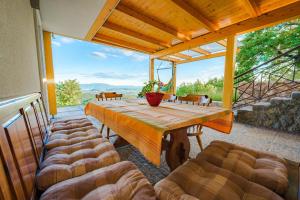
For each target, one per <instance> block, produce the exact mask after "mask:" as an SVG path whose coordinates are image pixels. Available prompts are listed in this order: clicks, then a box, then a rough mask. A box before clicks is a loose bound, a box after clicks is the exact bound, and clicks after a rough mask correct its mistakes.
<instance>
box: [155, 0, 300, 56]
mask: <svg viewBox="0 0 300 200" xmlns="http://www.w3.org/2000/svg"><path fill="white" fill-rule="evenodd" d="M299 16H300V1H297V2H295V3H291V4H289V5H287V6H284V7H281V8H278V9H276V10H273V11H271V12H268V13H265V14H263V15H260V16H258V17H255V18H250V19H247V20H244V21H242V22H239V23H236V24H233V25H230V26H227V27H224V28H222V29H219V30H218V31H215V32H212V33H207V34H205V35H202V36H199V37H197V38H195V39H192V40H190V41H186V42H183V43H180V44H177V45H175V46H173V47H170V48H168V49H165V50H161V51H158V52H156V53H154V54H152V55H151V56H152V57H153V58H159V57H163V56H166V55H170V54H173V53H177V52H181V51H184V50H187V49H192V48H194V47H197V46H201V45H204V44H209V43H212V42H217V41H219V40H222V39H224V38H226V37H228V36H230V35H234V34H242V33H245V32H249V31H253V30H258V29H261V28H264V27H267V26H271V25H274V24H278V23H281V22H283V21H287V20H290V19H293V18H296V17H299Z"/></svg>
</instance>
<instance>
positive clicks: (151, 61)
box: [149, 57, 154, 92]
mask: <svg viewBox="0 0 300 200" xmlns="http://www.w3.org/2000/svg"><path fill="white" fill-rule="evenodd" d="M149 81H154V59H153V58H151V57H150V58H149ZM153 91H154V88H152V92H153Z"/></svg>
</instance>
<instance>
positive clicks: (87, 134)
mask: <svg viewBox="0 0 300 200" xmlns="http://www.w3.org/2000/svg"><path fill="white" fill-rule="evenodd" d="M0 13H4V14H3V15H4V16H3V18H2V21H3V24H4V28H3V29H2V28H1V30H0V36H1V39H2V40H1V44H2V43H3V45H1V47H0V49H1V52H0V61H1V63H0V65H1V69H2V68H3V70H2V71H3V72H4V73H1V79H0V83H1V84H0V85H1V92H0V94H1V96H0V99H1V102H0V122H1V129H0V182H1V186H0V199H43V200H45V199H59V200H60V199H116V200H117V199H124V200H129V199H149V200H150V199H161V200H170V199H175V200H176V199H178V200H180V199H188V200H195V199H207V200H212V199H224V200H232V199H233V200H239V199H243V200H255V199H262V200H283V199H286V200H300V193H299V191H300V185H299V182H300V176H299V175H300V168H299V162H300V157H299V155H300V149H299V143H300V139H299V133H297V132H296V133H295V134H294V133H293V134H291V133H285V132H279V131H273V130H268V129H262V128H254V127H252V126H247V125H242V124H239V123H235V122H233V121H234V119H233V95H234V94H233V88H234V71H235V58H236V54H237V52H238V45H237V37H238V35H240V34H243V33H247V32H250V31H255V30H259V29H262V28H265V27H269V26H273V25H276V24H279V23H282V22H285V21H288V20H293V19H298V18H299V17H300V1H299V0H287V1H281V0H225V1H213V0H202V1H198V0H189V1H188V0H163V1H162V0H143V1H142V0H90V1H80V0H76V1H71V0H51V1H50V0H31V1H29V0H26V1H24V0H16V1H15V2H11V1H9V0H3V2H1V3H0ZM1 15H2V14H1ZM2 21H0V25H1V23H2ZM53 33H54V34H59V35H63V36H67V37H71V38H75V39H80V40H85V41H90V42H94V43H99V44H104V45H109V46H112V47H117V48H124V49H129V50H133V51H138V52H143V53H146V54H148V55H149V81H154V71H155V69H154V63H155V60H156V59H158V60H164V61H169V62H171V63H172V77H173V79H172V81H173V82H172V91H171V93H172V94H174V93H175V92H176V75H177V74H176V73H177V70H176V67H177V65H180V64H183V63H188V62H194V61H199V60H203V59H210V58H215V57H220V56H224V57H225V63H224V84H223V85H224V90H223V98H222V99H223V103H222V106H206V105H205V106H203V105H199V104H200V103H199V102H198V104H196V105H194V102H193V105H192V104H188V103H187V104H184V103H181V102H167V101H166V102H162V103H161V104H160V105H159V106H158V107H152V106H150V105H148V103H147V101H146V100H145V99H136V100H111V101H104V100H102V101H101V100H99V99H97V98H95V99H93V100H92V101H91V102H89V103H88V104H87V105H86V106H85V107H82V106H79V107H76V108H64V109H60V110H58V109H57V106H56V93H55V91H56V89H55V77H54V68H53V56H52V46H51V39H52V38H51V35H52V34H53ZM208 46H209V47H214V48H207V47H208ZM4 50H5V51H4ZM296 50H297V49H296ZM2 51H3V53H2ZM2 58H4V62H2ZM2 66H3V67H2ZM299 96H300V95H299V93H295V95H293V96H292V97H291V98H290V99H289V100H290V101H293V102H295V103H296V104H297V103H299V101H300V98H299ZM51 116H52V118H51ZM109 135H110V136H111V137H109ZM106 137H107V138H106ZM201 138H203V146H202V145H201ZM216 140H217V141H216ZM197 143H198V144H199V145H198V144H197ZM199 147H200V148H199ZM202 148H203V149H202ZM200 149H201V150H200Z"/></svg>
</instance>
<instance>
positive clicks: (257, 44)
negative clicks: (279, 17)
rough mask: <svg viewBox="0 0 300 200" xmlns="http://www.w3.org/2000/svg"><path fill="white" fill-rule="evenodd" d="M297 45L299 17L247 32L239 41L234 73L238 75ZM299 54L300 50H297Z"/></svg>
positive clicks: (299, 28) (299, 40) (299, 27)
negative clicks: (239, 45) (239, 46)
mask: <svg viewBox="0 0 300 200" xmlns="http://www.w3.org/2000/svg"><path fill="white" fill-rule="evenodd" d="M298 45H300V20H299V19H297V20H293V21H290V22H285V23H282V24H279V25H277V26H273V27H269V28H265V29H262V30H259V31H255V32H251V33H248V34H246V35H245V38H244V39H243V40H242V41H241V48H240V52H239V54H238V55H237V69H236V72H235V73H236V75H239V74H241V73H243V72H246V71H248V70H250V69H251V68H252V67H254V66H256V65H258V64H261V63H263V62H266V61H268V60H270V59H272V58H274V57H276V56H278V55H279V54H281V53H283V52H285V51H286V50H288V49H291V48H293V47H296V46H298ZM299 56H300V51H298V57H299ZM285 59H292V58H290V57H286V58H285Z"/></svg>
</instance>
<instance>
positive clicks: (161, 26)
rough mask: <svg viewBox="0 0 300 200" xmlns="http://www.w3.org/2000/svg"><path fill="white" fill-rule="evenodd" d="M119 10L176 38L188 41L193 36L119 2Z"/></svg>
mask: <svg viewBox="0 0 300 200" xmlns="http://www.w3.org/2000/svg"><path fill="white" fill-rule="evenodd" d="M116 9H117V10H118V11H120V12H122V13H124V14H126V15H129V16H131V17H134V18H136V19H138V20H140V21H142V22H144V23H146V24H149V25H151V26H153V27H155V28H157V29H159V30H161V31H164V32H166V33H168V34H170V35H172V36H175V37H176V38H178V39H180V40H183V41H186V40H190V39H191V38H190V37H189V36H186V35H184V34H182V33H179V32H178V31H176V30H174V29H173V28H171V27H169V26H168V25H166V24H163V23H161V22H159V21H157V20H154V19H152V18H151V17H148V16H146V15H144V14H142V13H140V12H137V11H135V10H133V9H131V8H129V7H127V6H125V5H123V4H119V5H118V6H117V8H116Z"/></svg>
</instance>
